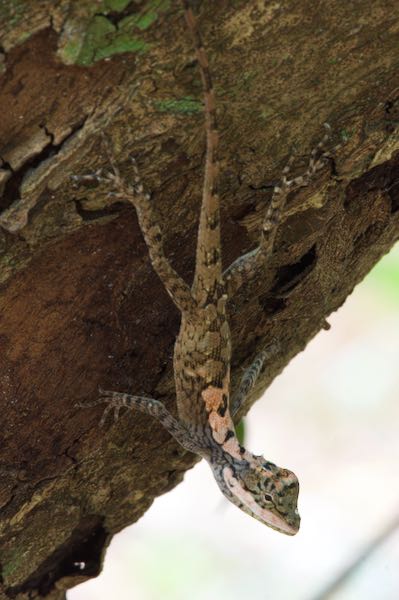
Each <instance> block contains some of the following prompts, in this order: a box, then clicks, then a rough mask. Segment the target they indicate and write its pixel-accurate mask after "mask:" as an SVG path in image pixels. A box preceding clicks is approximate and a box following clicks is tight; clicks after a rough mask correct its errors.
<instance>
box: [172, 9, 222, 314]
mask: <svg viewBox="0 0 399 600" xmlns="http://www.w3.org/2000/svg"><path fill="white" fill-rule="evenodd" d="M182 3H183V7H184V10H185V17H186V22H187V26H188V29H189V31H190V33H191V36H192V38H193V42H194V47H195V53H196V56H197V60H198V65H199V68H200V72H201V79H202V85H203V90H204V99H205V128H206V161H205V177H204V188H203V194H202V206H201V216H200V222H199V228H198V241H197V255H196V268H195V275H194V282H193V288H192V289H193V295H194V297H195V298H196V300H197V301H198V302H199V304H200V305H205V304H208V303H209V302H215V301H216V300H217V299H218V298H219V297H220V295H221V293H222V260H221V251H220V248H221V245H220V214H219V196H218V192H217V178H218V162H217V157H216V152H217V147H218V131H217V121H216V110H215V96H214V92H213V86H212V79H211V75H210V72H209V65H208V58H207V56H206V52H205V49H204V46H203V44H202V38H201V34H200V32H199V29H198V25H197V21H196V18H195V16H194V14H193V11H192V9H191V7H190V2H189V1H188V0H182Z"/></svg>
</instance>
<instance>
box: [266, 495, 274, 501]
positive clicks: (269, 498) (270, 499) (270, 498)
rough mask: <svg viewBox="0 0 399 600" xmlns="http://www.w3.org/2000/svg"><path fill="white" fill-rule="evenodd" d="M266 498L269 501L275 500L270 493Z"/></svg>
mask: <svg viewBox="0 0 399 600" xmlns="http://www.w3.org/2000/svg"><path fill="white" fill-rule="evenodd" d="M265 500H267V501H268V502H273V498H272V497H271V495H270V494H265Z"/></svg>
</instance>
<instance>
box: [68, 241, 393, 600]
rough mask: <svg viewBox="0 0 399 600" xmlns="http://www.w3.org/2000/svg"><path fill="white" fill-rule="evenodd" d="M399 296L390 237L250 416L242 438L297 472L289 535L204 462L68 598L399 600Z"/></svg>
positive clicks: (114, 546) (116, 541)
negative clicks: (267, 522) (237, 498)
mask: <svg viewBox="0 0 399 600" xmlns="http://www.w3.org/2000/svg"><path fill="white" fill-rule="evenodd" d="M398 307H399V246H398V245H397V246H396V247H395V248H394V249H393V250H392V251H391V253H390V254H389V255H387V256H386V257H385V258H384V259H383V260H382V261H381V262H380V263H379V264H378V265H377V266H376V267H375V268H374V270H373V271H372V272H371V273H370V274H369V275H368V277H367V278H366V279H365V280H364V282H363V283H362V284H360V285H359V286H358V287H357V288H356V289H355V291H354V292H353V294H352V295H351V296H350V298H348V300H347V301H346V303H345V305H344V306H343V307H342V308H341V309H340V310H339V311H338V312H337V313H335V314H333V315H331V316H330V317H329V319H328V320H329V322H330V323H331V329H330V330H329V331H322V332H321V333H320V334H319V335H318V336H317V337H316V338H315V339H314V340H312V342H311V343H310V344H309V345H308V347H307V348H306V351H305V352H303V353H302V354H300V355H299V356H297V357H296V358H295V359H294V360H293V361H292V362H291V363H290V365H289V366H288V367H287V368H286V369H285V371H284V373H283V374H282V375H281V376H280V377H278V378H277V380H276V381H275V382H274V383H273V385H272V386H271V387H270V388H269V390H268V391H267V394H266V395H265V397H264V398H262V399H260V400H259V401H258V402H257V404H256V405H255V406H254V407H253V409H252V410H251V412H250V414H249V415H248V418H247V420H246V438H247V440H246V444H247V445H248V447H249V448H250V449H251V450H252V451H253V452H256V453H259V454H263V455H265V457H266V458H267V459H269V460H271V461H273V462H276V463H277V464H278V465H280V466H284V467H287V468H289V469H292V470H293V471H294V472H295V473H296V474H297V475H298V478H299V480H300V482H301V493H300V501H299V509H300V513H301V516H302V523H301V530H300V532H299V533H298V535H297V536H295V537H294V538H289V537H286V536H283V535H281V534H279V533H276V532H274V531H272V530H270V529H269V528H267V527H264V526H262V524H261V523H259V522H257V521H255V520H253V519H251V518H250V517H248V516H247V515H245V514H244V513H242V512H241V511H239V510H237V509H236V508H235V507H233V506H232V505H230V504H229V503H228V502H227V500H224V498H223V497H222V496H221V495H220V492H219V490H218V488H217V486H216V483H215V482H214V480H213V477H212V474H211V472H210V470H209V467H208V466H207V465H206V464H204V463H200V464H199V465H197V466H196V467H195V468H194V469H193V470H192V471H190V472H188V473H187V474H186V476H185V480H184V482H183V483H182V484H181V485H180V486H178V487H177V488H176V489H175V490H173V491H172V492H170V493H169V494H167V495H165V496H163V497H161V498H159V499H157V500H156V501H155V502H154V504H153V506H152V507H151V509H150V510H149V511H148V512H147V514H146V515H145V516H144V517H143V518H142V519H141V520H140V521H139V523H137V524H135V525H133V526H132V527H129V528H127V529H126V530H124V531H123V532H122V533H120V534H119V535H118V536H116V537H115V538H114V540H113V542H112V544H111V546H110V548H109V550H108V553H107V557H106V560H105V567H104V571H103V573H102V574H101V576H100V577H98V578H97V579H95V580H93V581H91V582H88V583H85V584H82V585H81V586H78V587H76V588H74V589H73V590H71V591H70V592H69V593H68V599H69V600H106V599H107V600H109V599H110V598H113V599H115V600H128V599H129V600H131V599H135V600H159V599H161V598H162V599H163V600H187V599H190V600H216V599H218V600H220V599H222V600H224V599H226V600H242V599H243V598H249V599H251V600H269V599H273V600H327V599H329V600H338V599H339V600H359V599H362V600H369V599H370V600H371V599H372V600H374V599H376V598H378V599H380V600H398V598H399V475H398V465H399V432H398V425H399V403H398V389H399V336H398V331H399V310H398Z"/></svg>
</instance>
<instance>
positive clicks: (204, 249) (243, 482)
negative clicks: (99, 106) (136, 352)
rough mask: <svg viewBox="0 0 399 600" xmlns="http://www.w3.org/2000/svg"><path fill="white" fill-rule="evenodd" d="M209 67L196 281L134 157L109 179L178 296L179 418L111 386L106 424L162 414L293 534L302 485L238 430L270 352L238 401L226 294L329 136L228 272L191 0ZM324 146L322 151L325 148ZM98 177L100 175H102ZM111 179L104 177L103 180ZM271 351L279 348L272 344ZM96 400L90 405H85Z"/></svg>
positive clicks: (262, 260) (241, 498)
mask: <svg viewBox="0 0 399 600" xmlns="http://www.w3.org/2000/svg"><path fill="white" fill-rule="evenodd" d="M182 4H183V7H184V11H185V17H186V22H187V26H188V29H189V31H190V33H191V35H192V38H193V41H194V46H195V51H196V57H197V61H198V65H199V68H200V72H201V78H202V82H203V88H204V98H205V126H206V146H207V151H206V162H205V177H204V187H203V196H202V208H201V215H200V223H199V229H198V241H197V252H196V266H195V275H194V281H193V284H192V287H191V289H190V287H189V286H188V285H187V284H186V283H185V282H184V281H183V280H182V279H181V278H180V277H179V275H178V274H177V273H176V272H175V271H174V270H173V268H172V267H171V265H170V264H169V262H168V260H167V258H166V257H165V255H164V251H163V245H162V233H161V230H160V227H159V221H158V219H157V216H156V214H155V211H154V209H153V206H152V203H151V198H150V195H149V194H147V193H145V192H144V188H143V185H142V183H141V181H140V177H139V174H138V170H137V167H136V164H135V162H133V169H134V183H133V185H129V184H127V183H126V182H125V181H124V179H123V178H122V177H121V176H120V174H119V171H118V169H117V168H116V167H115V166H114V164H113V161H112V158H111V164H112V166H113V172H112V173H111V174H109V175H108V176H107V177H106V178H105V179H107V180H108V181H111V182H112V184H113V186H114V188H115V190H116V191H115V192H114V195H116V196H118V197H119V198H121V199H123V200H128V201H130V202H131V203H132V204H133V205H134V207H135V208H136V211H137V215H138V220H139V224H140V227H141V230H142V232H143V235H144V238H145V241H146V243H147V246H148V249H149V255H150V259H151V263H152V266H153V268H154V269H155V271H156V272H157V273H158V275H159V277H160V279H161V280H162V282H163V283H164V285H165V288H166V289H167V291H168V293H169V295H170V296H171V298H172V300H173V301H174V303H175V304H176V306H177V307H178V308H179V310H180V311H181V315H182V318H181V326H180V331H179V334H178V336H177V339H176V343H175V351H174V376H175V383H176V400H177V410H178V416H179V418H178V419H175V418H174V417H173V416H172V415H171V414H170V413H169V412H168V410H167V409H166V408H165V406H164V405H163V404H162V403H161V402H160V401H158V400H154V399H151V398H143V397H138V396H132V395H130V394H124V393H119V392H112V391H102V392H101V398H100V399H99V400H98V401H96V402H94V403H93V404H98V402H107V403H108V404H107V407H106V410H105V412H104V415H103V419H102V422H103V421H104V418H105V417H106V415H107V414H108V412H109V411H110V410H114V411H115V419H117V418H118V414H119V410H120V408H122V407H127V408H130V409H135V410H139V411H141V412H144V413H146V414H149V415H151V416H153V417H155V418H157V419H158V420H159V421H160V422H161V423H162V424H163V426H164V427H165V428H166V429H167V430H168V431H169V432H170V434H171V435H173V436H174V437H175V439H176V440H177V441H178V442H179V443H180V444H181V445H182V446H183V447H185V448H186V449H187V450H190V451H191V452H195V453H197V454H199V455H200V456H202V457H203V458H205V459H206V460H207V461H208V463H209V465H210V467H211V469H212V472H213V475H214V477H215V479H216V481H217V483H218V485H219V487H220V489H221V491H222V492H223V494H224V495H225V496H226V497H227V498H228V499H229V500H230V501H231V502H232V503H233V504H235V505H236V506H238V507H239V508H241V509H242V510H244V511H245V512H246V513H248V514H250V515H251V516H252V517H254V518H256V519H258V520H259V521H261V522H262V523H264V524H266V525H268V526H269V527H272V528H273V529H275V530H277V531H280V532H281V533H285V534H288V535H294V534H295V533H297V531H298V529H299V523H300V517H299V514H298V511H297V498H298V492H299V484H298V480H297V478H296V476H295V475H294V473H292V472H291V471H288V470H286V469H282V468H279V467H277V466H276V465H275V464H273V463H271V462H269V461H267V460H265V459H264V458H263V457H262V456H255V455H254V454H252V453H251V452H249V451H247V450H246V449H245V448H243V447H242V446H241V445H240V443H239V441H238V439H237V437H236V434H235V429H234V424H233V420H232V414H235V413H236V412H237V411H238V410H239V408H240V406H241V405H242V403H243V401H244V400H245V397H246V395H247V394H248V392H249V391H250V389H251V388H252V387H253V385H254V383H255V380H256V378H257V376H258V375H259V372H260V371H261V369H262V367H263V365H264V362H265V360H266V358H267V355H268V351H263V352H261V353H260V354H259V355H258V356H257V357H256V358H255V361H254V362H253V364H252V365H251V367H250V368H249V369H248V370H247V371H246V373H245V374H244V376H243V378H242V381H241V385H240V387H239V389H238V391H237V393H236V394H235V395H234V396H233V398H232V403H231V408H230V358H231V340H230V329H229V325H228V322H227V318H226V302H227V299H228V294H229V296H230V295H232V294H234V293H235V292H236V291H237V289H238V288H239V287H241V286H242V285H244V284H246V283H247V282H248V281H250V280H252V279H254V278H257V277H259V276H260V275H261V274H262V272H263V271H264V269H265V265H266V266H267V259H268V258H269V256H270V255H271V253H272V249H273V243H274V239H275V236H276V231H277V228H278V226H279V224H280V222H281V218H282V211H283V208H284V204H285V201H286V198H287V196H288V192H289V191H290V190H291V189H292V188H293V187H299V186H302V185H306V184H307V183H308V181H309V179H310V177H311V176H312V175H313V174H314V173H315V172H316V171H317V170H318V169H319V168H320V167H321V166H322V165H323V160H322V159H323V157H324V156H325V154H323V143H324V141H325V139H326V138H327V135H326V136H325V138H324V139H323V141H322V142H321V143H320V144H319V145H318V146H317V147H316V148H315V150H314V151H313V152H312V154H311V159H310V162H309V168H308V170H307V172H306V173H305V175H304V176H303V177H297V178H296V179H293V180H291V181H289V180H288V179H287V173H288V171H289V168H290V164H291V159H290V161H289V163H288V165H287V167H286V168H285V169H284V171H283V175H284V176H283V180H282V183H281V185H280V186H278V187H277V186H276V188H275V190H274V193H273V197H272V200H271V203H270V205H269V207H268V209H267V211H266V214H265V217H264V222H263V227H262V234H261V238H260V242H259V246H258V248H256V250H254V251H252V252H250V253H248V254H246V255H244V256H242V257H240V258H239V259H237V260H236V261H235V262H234V263H233V264H232V265H231V266H230V267H229V268H228V269H227V271H225V273H223V272H222V262H221V240H220V216H219V197H218V192H217V180H218V162H217V147H218V133H217V122H216V113H215V99H214V93H213V87H212V80H211V76H210V72H209V67H208V61H207V57H206V53H205V50H204V47H203V45H202V40H201V36H200V33H199V30H198V27H197V23H196V20H195V17H194V15H193V12H192V10H191V7H190V3H189V2H188V1H187V0H182ZM318 153H319V154H321V155H322V156H321V158H319V159H317V158H316V155H317V154H318ZM97 179H100V178H99V177H97ZM103 179H104V178H103ZM269 351H270V348H269ZM86 406H87V405H86Z"/></svg>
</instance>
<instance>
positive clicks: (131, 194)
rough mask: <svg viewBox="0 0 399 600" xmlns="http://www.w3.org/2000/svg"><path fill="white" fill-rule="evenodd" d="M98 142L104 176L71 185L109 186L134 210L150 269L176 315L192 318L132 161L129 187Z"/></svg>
mask: <svg viewBox="0 0 399 600" xmlns="http://www.w3.org/2000/svg"><path fill="white" fill-rule="evenodd" d="M102 138H103V142H104V147H105V151H106V154H107V157H108V163H109V166H110V169H109V170H108V171H107V172H106V173H105V172H104V170H102V169H99V170H97V171H96V172H94V173H93V174H90V175H83V176H76V175H74V176H73V179H74V181H93V180H94V181H96V182H97V183H101V184H108V185H111V187H112V190H111V191H110V192H109V193H108V196H110V197H112V198H115V199H118V200H121V201H125V202H129V203H130V204H132V205H133V206H134V208H135V209H136V213H137V218H138V221H139V225H140V229H141V232H142V234H143V237H144V240H145V242H146V245H147V248H148V254H149V256H150V261H151V264H152V267H153V269H154V270H155V271H156V273H157V274H158V277H159V278H160V279H161V281H162V283H163V285H164V286H165V289H166V291H167V292H168V294H169V296H170V297H171V298H172V300H173V302H174V304H175V305H176V306H177V308H178V309H179V310H180V312H182V313H185V314H186V315H189V314H192V313H193V312H194V311H195V308H196V303H195V301H194V298H193V296H192V293H191V290H190V287H189V286H188V285H187V283H186V282H185V281H184V280H183V279H182V278H181V277H180V276H179V275H178V274H177V272H176V271H175V270H174V269H173V267H172V265H171V264H170V262H169V260H168V259H167V257H166V256H165V252H164V246H163V235H162V230H161V228H160V226H159V221H160V219H159V218H158V215H157V213H156V209H155V207H154V205H153V201H152V199H151V194H150V193H148V192H147V191H145V188H144V184H143V182H142V179H141V177H140V173H139V169H138V166H137V163H136V160H135V159H134V158H133V157H131V165H132V171H133V177H132V179H133V181H132V183H130V182H128V181H127V180H126V179H125V178H124V177H123V176H122V175H121V173H120V170H119V168H118V165H117V163H116V160H115V158H114V155H113V151H112V149H111V146H110V142H109V140H108V139H107V138H106V137H105V136H104V135H103V136H102Z"/></svg>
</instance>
